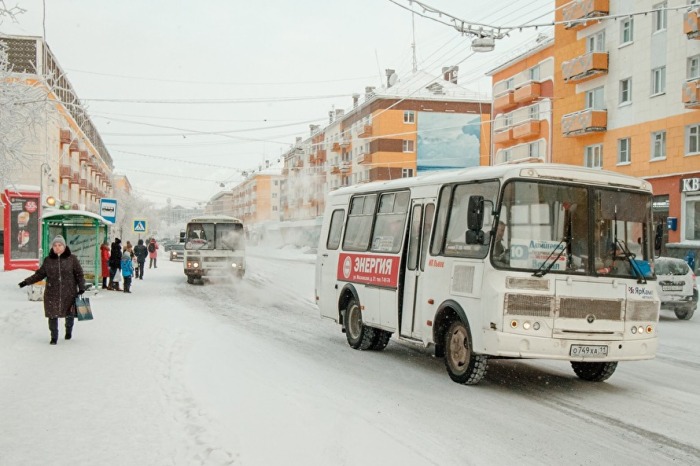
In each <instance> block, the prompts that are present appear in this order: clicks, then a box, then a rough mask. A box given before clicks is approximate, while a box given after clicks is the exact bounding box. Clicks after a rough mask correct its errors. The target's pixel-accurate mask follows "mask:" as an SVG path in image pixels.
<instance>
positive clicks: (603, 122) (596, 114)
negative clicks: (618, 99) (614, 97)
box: [561, 109, 608, 137]
mask: <svg viewBox="0 0 700 466" xmlns="http://www.w3.org/2000/svg"><path fill="white" fill-rule="evenodd" d="M607 130H608V111H607V110H594V109H588V110H582V111H580V112H575V113H569V114H568V115H564V116H563V117H562V119H561V132H562V135H563V136H567V137H569V136H583V135H586V134H590V133H597V132H602V131H607Z"/></svg>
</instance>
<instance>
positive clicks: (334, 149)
mask: <svg viewBox="0 0 700 466" xmlns="http://www.w3.org/2000/svg"><path fill="white" fill-rule="evenodd" d="M331 151H332V152H340V144H339V143H337V142H334V143H333V146H331Z"/></svg>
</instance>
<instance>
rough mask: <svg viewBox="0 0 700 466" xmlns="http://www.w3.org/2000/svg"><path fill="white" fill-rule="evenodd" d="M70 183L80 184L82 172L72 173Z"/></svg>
mask: <svg viewBox="0 0 700 466" xmlns="http://www.w3.org/2000/svg"><path fill="white" fill-rule="evenodd" d="M70 184H80V173H78V172H76V171H73V172H72V173H71V178H70Z"/></svg>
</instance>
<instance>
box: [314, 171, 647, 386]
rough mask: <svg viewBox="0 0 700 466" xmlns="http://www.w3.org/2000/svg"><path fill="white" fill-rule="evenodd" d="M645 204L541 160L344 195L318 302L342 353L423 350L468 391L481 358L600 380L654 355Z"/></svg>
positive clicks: (327, 243)
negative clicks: (398, 346) (555, 364)
mask: <svg viewBox="0 0 700 466" xmlns="http://www.w3.org/2000/svg"><path fill="white" fill-rule="evenodd" d="M651 204H652V193H651V185H650V184H649V183H648V182H646V181H644V180H639V179H636V178H631V177H628V176H624V175H620V174H616V173H612V172H606V171H602V170H593V169H586V168H582V167H574V166H568V165H558V164H544V163H522V164H504V165H499V166H493V167H477V168H471V169H465V170H460V171H452V172H443V173H435V174H428V175H425V176H421V177H417V178H404V179H397V180H393V181H386V182H377V183H370V184H362V185H357V186H351V187H347V188H341V189H338V190H336V191H332V192H331V193H330V194H329V196H328V202H327V207H326V211H325V215H324V223H323V226H322V230H321V238H320V241H319V247H318V259H317V263H316V283H315V285H316V302H317V303H318V306H319V309H320V313H321V316H323V317H327V318H330V319H333V320H334V321H335V322H336V323H339V324H341V325H342V331H343V332H345V334H346V337H347V341H348V343H349V345H350V346H351V347H352V348H355V349H360V350H382V349H384V348H385V347H386V345H387V343H388V341H389V339H390V338H391V336H392V335H393V336H394V338H395V339H398V340H404V341H409V342H416V343H418V344H422V345H424V346H425V347H428V346H429V345H433V346H434V348H435V355H436V356H438V357H444V358H445V365H446V368H447V372H448V374H449V376H450V377H451V378H452V380H454V381H455V382H458V383H463V384H476V383H478V382H479V381H480V380H481V379H482V378H483V376H484V375H485V373H486V370H487V365H488V361H489V359H490V358H523V359H525V358H546V359H556V360H564V361H570V362H571V365H572V367H573V370H574V372H575V373H576V375H578V377H580V378H582V379H585V380H590V381H602V380H606V379H607V378H608V377H610V376H611V375H612V373H613V372H614V371H615V368H616V367H617V363H618V361H631V360H642V359H650V358H653V357H654V356H655V354H656V350H657V347H658V339H657V328H656V326H657V323H658V317H659V299H658V296H657V293H656V288H655V283H654V281H653V280H655V276H654V275H653V255H652V247H653V239H654V238H653V236H654V235H653V230H652V217H651ZM647 279H648V281H649V282H648V283H647Z"/></svg>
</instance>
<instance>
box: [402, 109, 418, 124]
mask: <svg viewBox="0 0 700 466" xmlns="http://www.w3.org/2000/svg"><path fill="white" fill-rule="evenodd" d="M403 122H404V123H415V122H416V112H414V111H412V110H406V111H405V112H403Z"/></svg>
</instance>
